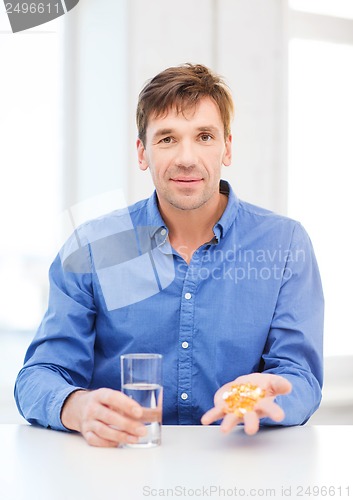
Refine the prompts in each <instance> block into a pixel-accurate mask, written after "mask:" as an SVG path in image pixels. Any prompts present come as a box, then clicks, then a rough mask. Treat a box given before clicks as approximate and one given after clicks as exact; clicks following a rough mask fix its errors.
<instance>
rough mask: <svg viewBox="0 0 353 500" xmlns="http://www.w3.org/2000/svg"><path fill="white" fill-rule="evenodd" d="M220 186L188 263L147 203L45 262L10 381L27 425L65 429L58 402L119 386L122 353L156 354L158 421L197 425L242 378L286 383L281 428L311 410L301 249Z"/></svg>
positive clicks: (313, 275) (315, 331) (307, 254)
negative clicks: (44, 298) (31, 323)
mask: <svg viewBox="0 0 353 500" xmlns="http://www.w3.org/2000/svg"><path fill="white" fill-rule="evenodd" d="M220 186H221V187H220V189H221V191H222V192H224V193H226V194H227V195H228V204H227V207H226V209H225V211H224V213H223V215H222V217H221V218H220V220H219V221H218V222H217V224H216V225H215V226H214V228H213V232H214V237H213V239H212V240H211V241H209V242H206V243H205V244H204V245H202V246H201V247H200V248H198V249H197V250H196V251H195V253H194V254H193V256H192V259H191V262H190V263H189V265H188V264H187V263H186V261H185V260H184V259H183V255H182V248H180V249H179V253H178V252H177V251H176V250H175V249H173V248H172V247H171V246H170V244H169V240H168V227H167V226H166V224H165V223H164V221H163V219H162V218H161V215H160V213H159V210H158V203H157V196H156V193H154V194H153V195H152V196H151V198H149V199H148V200H144V201H141V202H138V203H136V204H135V205H133V206H131V207H129V208H127V209H124V210H118V211H115V212H113V213H111V214H108V215H106V216H103V217H101V218H99V219H96V220H93V221H90V222H87V223H86V224H84V225H82V226H81V227H79V228H78V229H77V230H76V231H75V233H74V234H73V235H72V237H71V238H70V239H69V240H68V242H67V243H66V244H65V245H64V247H63V248H62V250H61V252H60V253H59V255H58V256H57V258H56V259H55V261H54V262H53V264H52V266H51V269H50V297H49V307H48V310H47V313H46V314H45V317H44V319H43V321H42V324H41V325H40V327H39V330H38V332H37V334H36V336H35V338H34V340H33V342H32V343H31V345H30V347H29V349H28V352H27V355H26V359H25V365H24V367H23V369H22V370H21V372H20V373H19V376H18V379H17V382H16V387H15V397H16V401H17V404H18V407H19V409H20V411H21V413H22V415H23V416H24V417H25V418H26V419H27V420H28V421H29V422H32V423H38V424H41V425H44V426H50V427H52V428H55V429H64V427H63V425H62V423H61V420H60V413H61V409H62V406H63V403H64V401H65V399H66V398H67V397H68V395H69V394H70V393H71V392H73V391H74V390H76V389H78V388H84V389H96V388H100V387H109V388H113V389H118V390H119V389H120V362H119V356H120V355H121V354H123V353H132V352H152V353H153V352H155V353H160V354H163V357H164V358H163V363H164V364H163V373H164V376H163V385H164V402H163V422H164V423H166V424H199V423H200V418H201V416H202V415H203V413H204V412H205V411H207V410H208V409H209V408H211V407H212V406H213V396H214V393H215V392H216V390H217V389H218V388H219V387H221V386H222V385H223V384H225V383H226V382H229V381H232V380H234V379H235V378H236V377H238V376H239V375H243V374H249V373H252V372H266V373H275V374H279V375H282V376H284V377H286V378H287V379H288V380H289V381H290V382H291V383H292V385H293V390H292V392H291V394H289V395H285V396H279V397H278V398H277V401H278V403H279V404H280V405H281V406H282V407H283V409H284V411H285V413H286V417H285V420H284V421H283V422H282V424H283V425H294V424H301V423H303V422H305V421H306V420H307V419H308V418H309V417H310V415H311V414H312V413H313V411H315V409H316V408H317V407H318V405H319V402H320V398H321V385H322V331H323V295H322V288H321V282H320V276H319V272H318V267H317V263H316V260H315V256H314V253H313V249H312V246H311V243H310V240H309V238H308V236H307V234H306V232H305V231H304V229H303V228H302V226H301V225H300V224H299V223H298V222H296V221H293V220H291V219H288V218H286V217H282V216H279V215H275V214H274V213H272V212H269V211H267V210H264V209H261V208H258V207H256V206H253V205H250V204H248V203H244V202H243V201H240V200H239V199H237V197H236V196H235V194H234V193H233V191H232V189H231V188H230V186H229V185H228V183H226V182H224V181H221V185H220ZM263 423H264V424H271V423H273V422H271V421H269V420H268V419H264V420H263Z"/></svg>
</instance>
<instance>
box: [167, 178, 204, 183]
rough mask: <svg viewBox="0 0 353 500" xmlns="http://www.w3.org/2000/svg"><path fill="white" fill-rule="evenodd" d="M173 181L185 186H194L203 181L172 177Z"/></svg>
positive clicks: (200, 179)
mask: <svg viewBox="0 0 353 500" xmlns="http://www.w3.org/2000/svg"><path fill="white" fill-rule="evenodd" d="M171 181H173V182H180V183H183V184H193V183H196V182H200V181H202V178H201V177H172V178H171Z"/></svg>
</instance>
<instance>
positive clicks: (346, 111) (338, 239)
mask: <svg viewBox="0 0 353 500" xmlns="http://www.w3.org/2000/svg"><path fill="white" fill-rule="evenodd" d="M306 1H307V0H306ZM308 3H310V2H308ZM323 3H324V2H323ZM338 3H339V2H338ZM352 89H353V46H346V45H340V44H332V43H327V42H321V41H312V40H311V41H310V40H309V41H308V40H297V39H293V40H292V41H291V42H290V46H289V178H288V193H289V200H288V202H289V207H288V208H289V215H290V216H292V217H294V218H296V219H298V220H300V221H302V222H303V225H304V226H305V227H306V228H307V230H308V232H309V234H310V236H311V238H312V241H313V244H314V248H315V252H316V255H317V258H318V261H319V265H320V269H321V274H322V280H323V285H324V292H325V299H326V319H325V354H326V355H343V354H344V355H349V354H350V355H352V354H353V336H352V334H351V331H352V314H351V311H352V290H351V288H352V282H353V266H352V265H351V261H352V258H351V256H352V248H353V235H352V229H351V228H352V201H351V200H352V183H351V178H352V169H353V148H352V139H353V121H352V116H353V92H352Z"/></svg>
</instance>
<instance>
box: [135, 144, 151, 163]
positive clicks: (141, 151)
mask: <svg viewBox="0 0 353 500" xmlns="http://www.w3.org/2000/svg"><path fill="white" fill-rule="evenodd" d="M136 148H137V158H138V162H139V167H140V169H141V170H147V169H148V162H147V160H146V150H145V146H144V145H143V142H142V141H141V139H137V141H136Z"/></svg>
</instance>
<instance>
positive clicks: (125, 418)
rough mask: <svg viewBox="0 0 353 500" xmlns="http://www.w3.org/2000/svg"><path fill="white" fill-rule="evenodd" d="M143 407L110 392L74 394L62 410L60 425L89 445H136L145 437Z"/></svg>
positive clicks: (125, 397) (104, 390) (95, 391)
mask: <svg viewBox="0 0 353 500" xmlns="http://www.w3.org/2000/svg"><path fill="white" fill-rule="evenodd" d="M142 416H143V410H142V407H141V406H140V405H139V404H138V403H136V402H135V401H134V400H133V399H131V398H129V397H128V396H126V395H125V394H123V393H122V392H119V391H115V390H113V389H97V390H94V391H83V390H79V391H75V392H73V393H72V394H70V396H69V397H68V398H67V400H66V401H65V403H64V406H63V409H62V411H61V421H62V424H63V425H64V426H65V427H66V428H67V429H69V430H73V431H78V432H80V433H81V434H82V436H83V437H84V438H85V440H86V441H87V443H88V444H90V445H91V446H102V447H110V448H112V447H116V446H118V445H119V444H122V443H136V442H137V441H138V439H139V437H141V436H143V435H145V433H146V429H145V426H144V425H143V423H142V422H141V419H142Z"/></svg>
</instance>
